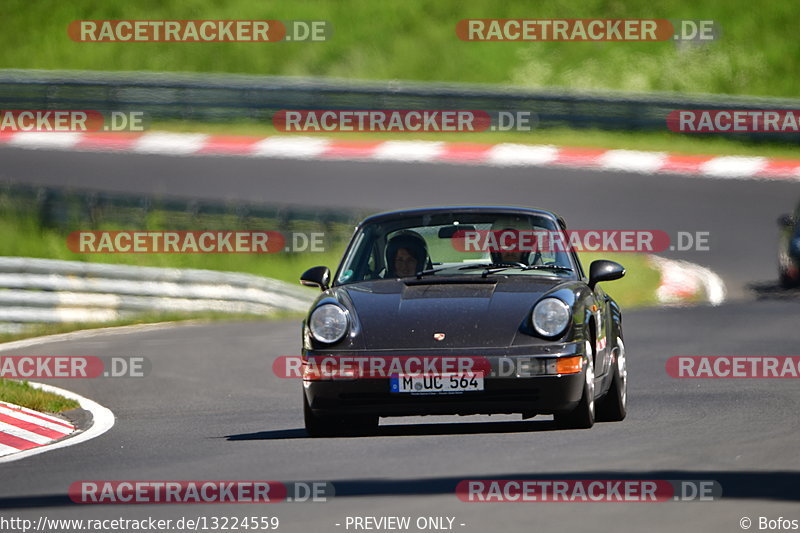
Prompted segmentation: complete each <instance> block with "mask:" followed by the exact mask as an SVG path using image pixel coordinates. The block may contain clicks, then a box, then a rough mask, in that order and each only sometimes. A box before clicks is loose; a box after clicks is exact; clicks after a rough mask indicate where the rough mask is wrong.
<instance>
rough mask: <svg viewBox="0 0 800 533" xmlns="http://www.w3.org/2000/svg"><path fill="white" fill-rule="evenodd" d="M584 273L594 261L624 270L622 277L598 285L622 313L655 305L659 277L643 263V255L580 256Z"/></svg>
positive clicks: (650, 266)
mask: <svg viewBox="0 0 800 533" xmlns="http://www.w3.org/2000/svg"><path fill="white" fill-rule="evenodd" d="M579 255H580V259H581V264H582V265H583V269H584V271H588V270H589V265H590V264H591V263H592V261H595V260H597V259H608V260H610V261H616V262H617V263H619V264H621V265H622V266H624V267H625V270H626V272H625V277H623V278H622V279H619V280H615V281H608V282H604V283H602V284H601V287H602V288H603V290H604V291H606V292H607V293H608V294H609V295H610V296H611V297H612V298H614V299H615V300H616V301H617V303H618V304H619V305H620V306H621V307H622V309H623V311H625V310H626V309H632V308H635V307H644V306H651V305H657V304H658V299H657V298H656V289H657V288H658V285H659V283H660V281H661V274H660V273H659V271H658V269H656V268H654V267H653V266H652V265H651V264H650V262H649V261H648V260H647V256H646V255H644V254H635V253H604V252H591V253H588V252H583V253H580V254H579Z"/></svg>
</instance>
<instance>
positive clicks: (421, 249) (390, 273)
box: [386, 231, 428, 278]
mask: <svg viewBox="0 0 800 533" xmlns="http://www.w3.org/2000/svg"><path fill="white" fill-rule="evenodd" d="M427 264H428V246H427V244H426V243H425V239H423V238H422V236H420V235H419V234H418V233H416V232H413V231H404V232H402V233H400V234H398V235H395V236H394V237H392V238H391V239H390V240H389V243H388V244H387V245H386V269H387V270H386V277H387V278H404V277H408V276H413V275H415V274H416V273H417V272H419V271H422V270H424V269H425V268H426V266H427Z"/></svg>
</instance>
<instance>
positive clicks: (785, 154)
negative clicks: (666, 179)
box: [151, 121, 800, 159]
mask: <svg viewBox="0 0 800 533" xmlns="http://www.w3.org/2000/svg"><path fill="white" fill-rule="evenodd" d="M151 129H153V130H163V131H172V132H186V133H210V134H215V135H250V136H257V137H267V136H271V135H298V134H292V133H285V132H280V131H277V130H276V129H275V128H273V127H272V124H271V123H264V122H257V121H235V122H229V123H214V122H195V121H157V122H154V123H153V124H152V126H151ZM300 135H302V136H310V137H314V136H318V137H327V138H334V139H347V140H368V141H376V140H386V141H388V140H427V141H446V142H468V143H488V144H495V143H519V144H551V145H556V146H573V147H585V148H602V149H619V150H650V151H663V152H671V153H677V154H691V155H741V156H754V157H755V156H762V157H775V158H795V159H796V158H799V157H800V146H798V145H796V144H790V143H779V142H757V141H746V140H736V139H730V138H725V137H724V136H706V137H692V136H690V135H681V134H677V133H672V132H669V131H663V132H622V131H603V130H590V129H586V130H573V129H568V128H550V129H542V130H534V131H531V132H491V131H487V132H476V133H410V132H409V133H389V132H386V133H381V132H363V133H361V132H359V133H353V132H326V133H324V134H322V133H302V134H300Z"/></svg>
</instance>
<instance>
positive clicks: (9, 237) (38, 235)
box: [0, 215, 344, 286]
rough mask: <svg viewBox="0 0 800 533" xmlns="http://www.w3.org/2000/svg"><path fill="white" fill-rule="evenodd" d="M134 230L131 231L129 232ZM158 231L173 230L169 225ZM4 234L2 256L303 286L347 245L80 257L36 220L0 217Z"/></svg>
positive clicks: (331, 262) (334, 259) (59, 236)
mask: <svg viewBox="0 0 800 533" xmlns="http://www.w3.org/2000/svg"><path fill="white" fill-rule="evenodd" d="M97 229H98V230H115V229H121V228H117V227H99V228H97ZM128 229H130V228H128ZM157 229H170V228H169V226H168V222H164V223H162V224H161V225H159V228H150V230H151V231H156V230H157ZM0 234H2V235H5V238H4V239H3V241H2V242H1V243H0V255H4V256H19V257H39V258H46V259H64V260H67V261H86V262H91V263H114V264H125V265H136V266H155V267H166V268H200V269H208V270H223V271H235V272H245V273H248V274H256V275H259V276H264V277H269V278H275V279H279V280H282V281H287V282H289V283H296V284H298V286H299V279H300V274H302V273H303V272H304V271H305V270H306V269H308V268H311V267H312V266H316V265H321V264H328V265H333V264H337V263H338V261H339V259H340V257H341V255H342V251H343V249H344V244H341V243H334V247H332V248H331V249H329V250H326V251H325V252H308V253H274V254H78V253H74V252H72V251H70V250H69V249H68V248H67V246H66V235H63V234H61V233H60V232H58V231H54V230H48V229H42V228H40V227H39V226H38V224H37V223H36V222H35V221H34V220H33V218H32V217H15V216H7V215H0Z"/></svg>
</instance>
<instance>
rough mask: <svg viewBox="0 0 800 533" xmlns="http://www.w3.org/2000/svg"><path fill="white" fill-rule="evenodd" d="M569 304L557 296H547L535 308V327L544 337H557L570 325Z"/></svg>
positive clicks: (532, 318) (532, 317) (532, 314)
mask: <svg viewBox="0 0 800 533" xmlns="http://www.w3.org/2000/svg"><path fill="white" fill-rule="evenodd" d="M569 317H570V310H569V306H568V305H567V304H565V303H564V302H562V301H561V300H559V299H557V298H545V299H544V300H542V301H541V302H539V303H538V304H536V307H534V308H533V312H532V313H531V322H532V323H533V328H534V329H535V330H536V331H537V333H539V335H542V336H543V337H556V336H558V335H560V334H561V333H563V332H564V330H565V329H567V326H568V325H569Z"/></svg>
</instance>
